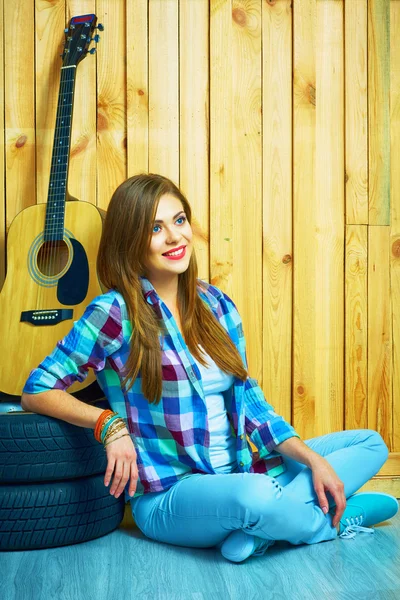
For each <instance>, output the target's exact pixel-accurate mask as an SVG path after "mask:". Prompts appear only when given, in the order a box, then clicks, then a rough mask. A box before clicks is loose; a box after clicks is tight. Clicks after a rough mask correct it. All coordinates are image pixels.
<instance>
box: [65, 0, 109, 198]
mask: <svg viewBox="0 0 400 600" xmlns="http://www.w3.org/2000/svg"><path fill="white" fill-rule="evenodd" d="M95 13H96V2H95V0H67V19H66V25H67V24H68V23H69V21H70V19H71V18H72V17H75V16H79V15H87V14H95ZM100 35H101V34H100ZM102 42H103V40H101V41H100V46H99V47H100V48H101V44H102ZM94 47H95V46H94V43H93V42H92V44H91V45H90V48H94ZM96 114H97V93H96V59H95V57H94V56H92V55H91V54H87V56H86V57H85V59H84V60H82V61H81V62H80V63H79V65H78V68H77V70H76V79H75V93H74V107H73V115H72V129H71V150H70V160H69V171H68V192H69V193H70V195H71V196H73V197H75V198H77V199H78V200H81V201H85V202H91V203H92V204H96Z"/></svg>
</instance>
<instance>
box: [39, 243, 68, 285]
mask: <svg viewBox="0 0 400 600" xmlns="http://www.w3.org/2000/svg"><path fill="white" fill-rule="evenodd" d="M68 257H69V251H68V246H67V244H66V243H65V242H64V240H55V241H52V242H45V243H44V244H43V245H42V247H41V248H40V250H39V253H38V257H37V265H38V269H39V271H40V272H41V273H43V275H47V277H54V275H58V274H59V273H61V271H63V269H65V266H66V264H67V262H68Z"/></svg>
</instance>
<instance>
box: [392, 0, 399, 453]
mask: <svg viewBox="0 0 400 600" xmlns="http://www.w3.org/2000/svg"><path fill="white" fill-rule="evenodd" d="M390 10H391V14H390V109H391V113H390V132H391V144H390V157H391V178H390V179H391V189H390V200H391V229H390V251H391V252H390V286H391V294H392V315H393V317H392V318H393V321H392V332H393V386H392V388H393V451H394V452H399V451H400V169H399V166H398V156H400V46H399V42H398V40H399V36H400V2H391V4H390Z"/></svg>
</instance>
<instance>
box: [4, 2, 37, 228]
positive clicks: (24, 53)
mask: <svg viewBox="0 0 400 600" xmlns="http://www.w3.org/2000/svg"><path fill="white" fill-rule="evenodd" d="M4 20H5V22H6V23H7V27H6V28H5V31H4V42H5V73H4V75H5V128H6V136H5V137H6V139H5V142H6V157H5V158H6V198H7V209H6V212H7V228H8V227H9V226H10V224H11V221H12V219H13V218H14V217H15V216H16V214H17V213H19V212H20V211H21V210H23V209H24V208H26V207H27V206H31V205H32V204H35V203H36V194H35V80H34V71H35V66H34V56H35V49H34V29H33V27H32V23H33V21H34V5H33V3H31V2H28V3H27V2H24V0H16V2H6V4H5V5H4ZM17 39H18V51H16V48H15V44H16V42H15V41H16V40H17Z"/></svg>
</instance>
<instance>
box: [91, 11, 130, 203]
mask: <svg viewBox="0 0 400 600" xmlns="http://www.w3.org/2000/svg"><path fill="white" fill-rule="evenodd" d="M97 19H98V21H99V22H100V23H103V25H104V34H103V35H102V44H101V50H100V48H99V52H98V55H97V78H98V83H97V85H98V89H97V205H98V206H99V207H101V208H107V206H108V203H109V201H110V199H111V196H112V194H113V192H114V190H115V188H116V187H117V186H118V185H119V184H120V183H122V181H124V180H125V179H126V143H127V142H126V65H125V56H126V54H125V53H126V39H125V37H126V27H125V19H126V12H125V1H124V0H121V2H113V0H97Z"/></svg>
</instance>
